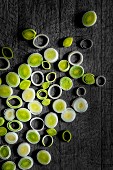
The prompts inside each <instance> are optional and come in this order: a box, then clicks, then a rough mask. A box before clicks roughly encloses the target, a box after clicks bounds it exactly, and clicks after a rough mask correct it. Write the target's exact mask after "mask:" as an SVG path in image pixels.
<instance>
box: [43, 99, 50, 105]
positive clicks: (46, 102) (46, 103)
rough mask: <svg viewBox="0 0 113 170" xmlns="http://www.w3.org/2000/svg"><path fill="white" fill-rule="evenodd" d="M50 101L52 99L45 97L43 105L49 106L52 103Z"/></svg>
mask: <svg viewBox="0 0 113 170" xmlns="http://www.w3.org/2000/svg"><path fill="white" fill-rule="evenodd" d="M50 103H51V99H44V100H43V101H42V105H43V106H48V105H50Z"/></svg>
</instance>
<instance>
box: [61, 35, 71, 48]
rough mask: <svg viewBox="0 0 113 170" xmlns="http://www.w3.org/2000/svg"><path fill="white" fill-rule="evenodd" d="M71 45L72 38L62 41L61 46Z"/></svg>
mask: <svg viewBox="0 0 113 170" xmlns="http://www.w3.org/2000/svg"><path fill="white" fill-rule="evenodd" d="M72 43H73V37H67V38H65V40H64V41H63V46H64V47H70V46H71V45H72Z"/></svg>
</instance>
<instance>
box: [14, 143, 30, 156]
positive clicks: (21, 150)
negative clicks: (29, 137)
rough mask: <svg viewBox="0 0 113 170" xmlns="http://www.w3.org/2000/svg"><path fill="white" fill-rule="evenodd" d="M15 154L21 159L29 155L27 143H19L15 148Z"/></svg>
mask: <svg viewBox="0 0 113 170" xmlns="http://www.w3.org/2000/svg"><path fill="white" fill-rule="evenodd" d="M17 153H18V155H19V156H21V157H25V156H27V155H28V154H29V153H30V145H29V144H28V143H27V142H24V143H21V144H20V145H19V146H18V148H17Z"/></svg>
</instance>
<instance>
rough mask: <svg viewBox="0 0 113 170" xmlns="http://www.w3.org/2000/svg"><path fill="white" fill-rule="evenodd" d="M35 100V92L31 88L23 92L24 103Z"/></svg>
mask: <svg viewBox="0 0 113 170" xmlns="http://www.w3.org/2000/svg"><path fill="white" fill-rule="evenodd" d="M34 98H35V90H34V89H33V88H28V89H26V90H24V91H23V93H22V99H23V100H24V101H25V102H32V101H33V100H34Z"/></svg>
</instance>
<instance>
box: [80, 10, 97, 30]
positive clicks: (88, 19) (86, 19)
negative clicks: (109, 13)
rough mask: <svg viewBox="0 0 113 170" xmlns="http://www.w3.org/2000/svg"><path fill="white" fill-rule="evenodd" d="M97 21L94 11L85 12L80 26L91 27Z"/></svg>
mask: <svg viewBox="0 0 113 170" xmlns="http://www.w3.org/2000/svg"><path fill="white" fill-rule="evenodd" d="M96 21H97V15H96V13H95V12H94V11H88V12H86V13H85V14H84V15H83V17H82V24H83V25H84V26H86V27H91V26H93V25H94V24H95V23H96Z"/></svg>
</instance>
